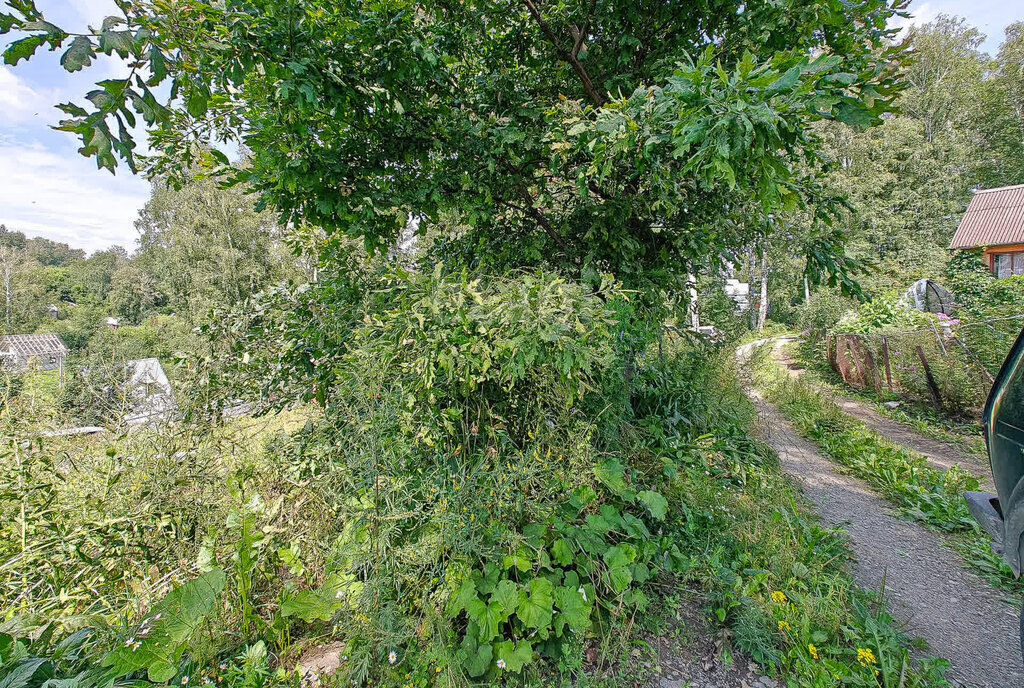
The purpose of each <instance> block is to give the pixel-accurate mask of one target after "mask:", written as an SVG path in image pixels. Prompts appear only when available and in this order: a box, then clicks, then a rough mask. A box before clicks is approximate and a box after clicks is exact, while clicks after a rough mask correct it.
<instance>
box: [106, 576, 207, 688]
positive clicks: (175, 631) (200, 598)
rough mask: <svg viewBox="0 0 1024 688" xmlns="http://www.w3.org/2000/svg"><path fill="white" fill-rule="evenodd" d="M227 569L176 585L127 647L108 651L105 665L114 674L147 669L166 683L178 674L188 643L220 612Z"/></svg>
mask: <svg viewBox="0 0 1024 688" xmlns="http://www.w3.org/2000/svg"><path fill="white" fill-rule="evenodd" d="M225 581H226V577H225V575H224V571H222V570H220V569H214V570H212V571H209V572H207V573H204V574H202V575H200V576H199V577H198V578H195V579H193V580H190V581H189V582H187V583H185V584H184V585H182V586H181V587H178V588H175V589H174V590H172V591H171V592H169V593H167V595H166V596H165V597H164V598H163V599H161V600H160V601H159V602H158V603H157V604H155V605H153V608H152V610H151V611H150V614H149V615H148V616H147V618H146V619H145V620H144V621H143V622H142V623H141V624H140V625H139V628H138V629H137V630H136V631H135V635H133V636H132V637H131V638H129V639H128V640H126V641H125V644H124V647H119V648H117V649H114V650H112V651H110V652H108V653H107V654H106V655H105V656H104V657H103V666H105V667H108V668H109V672H110V675H111V677H120V676H126V675H129V674H133V673H135V672H137V671H140V670H143V669H144V670H145V671H146V674H147V676H148V677H149V680H150V681H153V682H154V683H162V682H164V681H169V680H170V679H172V678H174V677H175V676H176V675H177V674H178V670H179V669H178V664H179V662H180V660H181V655H182V652H183V651H184V650H185V642H186V641H187V640H189V639H190V638H191V637H192V636H193V635H194V634H195V633H196V632H197V631H198V630H199V628H200V626H202V625H203V624H204V623H206V621H207V620H208V619H209V618H210V617H211V616H212V615H213V614H214V612H215V611H216V601H217V597H218V595H220V593H221V592H222V591H223V590H224V583H225Z"/></svg>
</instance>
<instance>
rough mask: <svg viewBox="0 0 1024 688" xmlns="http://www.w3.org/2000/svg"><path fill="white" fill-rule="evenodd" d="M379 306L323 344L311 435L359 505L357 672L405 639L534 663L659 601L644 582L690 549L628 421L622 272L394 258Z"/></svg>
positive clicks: (422, 654)
mask: <svg viewBox="0 0 1024 688" xmlns="http://www.w3.org/2000/svg"><path fill="white" fill-rule="evenodd" d="M362 308H363V316H362V317H361V318H360V319H359V320H358V321H357V324H356V326H355V327H354V329H353V330H352V331H351V332H349V333H348V340H347V343H346V346H345V347H344V349H343V350H338V349H332V350H331V351H330V352H324V354H323V355H322V356H320V355H319V354H318V353H317V352H313V354H312V357H313V358H314V359H316V358H321V359H322V360H330V361H331V369H330V371H329V372H330V373H331V375H332V376H333V379H327V378H325V377H324V375H323V372H324V371H322V370H321V371H320V373H318V380H317V383H318V384H321V385H323V387H322V388H321V389H320V390H319V396H320V397H321V398H322V399H323V402H324V405H325V409H326V413H325V418H324V420H323V421H322V423H321V424H318V425H316V426H314V427H311V428H310V429H309V431H308V433H309V434H308V435H307V440H302V442H303V445H304V449H303V451H304V452H308V451H309V448H310V447H311V446H321V447H324V446H325V447H327V449H326V451H327V453H329V454H330V455H331V456H332V461H331V466H330V468H331V471H332V474H331V475H332V477H331V480H332V481H334V483H333V486H332V488H331V489H332V490H334V491H335V494H337V495H339V497H338V499H339V501H340V503H341V505H342V506H341V509H340V512H339V514H338V518H339V523H340V524H341V525H340V527H339V536H338V539H337V540H336V541H335V543H334V545H333V549H332V555H331V557H332V559H333V561H334V564H335V565H336V566H337V568H338V570H339V571H345V572H348V573H347V574H346V575H347V576H349V578H348V579H347V580H348V581H349V582H348V583H347V584H346V585H345V586H344V587H343V588H342V590H341V592H342V593H343V596H342V599H343V600H344V602H345V607H346V609H347V610H348V611H347V612H346V613H344V614H343V615H342V622H341V623H342V624H343V626H344V628H345V632H346V637H347V642H348V654H349V662H348V664H347V665H346V668H345V670H346V672H347V673H348V675H349V676H350V678H351V679H353V680H356V681H362V680H365V679H367V678H369V677H373V676H376V677H378V678H380V677H381V675H382V674H383V675H384V676H386V675H387V674H388V671H390V670H391V665H389V664H388V662H387V661H386V660H387V658H388V655H389V654H390V653H391V652H394V653H396V656H397V657H400V658H403V660H402V661H401V662H399V663H398V664H400V665H402V666H404V667H405V668H404V669H401V671H408V666H409V665H408V664H406V663H405V662H406V659H405V658H411V657H417V658H419V661H420V662H429V663H436V664H438V665H439V666H443V667H450V668H451V670H453V671H457V672H460V673H461V672H465V673H466V674H468V675H469V676H470V677H473V678H479V677H488V678H490V679H495V678H496V677H498V676H500V675H501V674H504V673H519V672H521V671H523V670H524V668H526V667H530V668H529V671H533V672H535V671H536V657H537V656H539V657H541V658H546V659H548V660H550V661H552V662H558V661H560V660H562V659H563V658H564V657H565V656H566V653H569V654H570V655H571V654H573V653H575V652H576V651H578V649H579V646H580V642H581V640H580V638H581V637H582V636H581V635H580V634H583V633H585V632H586V631H587V630H588V629H589V628H590V627H591V626H592V625H594V624H601V623H605V624H607V623H610V622H611V621H612V620H613V619H614V618H615V617H617V616H618V615H621V614H624V613H627V611H628V610H633V609H636V608H643V606H645V605H646V602H647V598H646V596H645V595H644V593H643V592H642V591H641V590H640V588H639V587H638V586H639V585H640V584H642V583H644V582H645V581H646V580H647V579H648V578H649V577H650V576H651V575H652V571H653V570H656V569H660V568H663V567H666V566H668V567H671V566H672V565H674V560H673V559H672V554H671V553H672V548H671V543H668V542H666V541H664V540H663V539H662V538H660V537H658V536H656V535H655V534H654V531H653V530H652V527H653V526H654V525H655V524H657V523H659V522H660V521H661V520H662V519H664V518H665V515H666V509H667V502H666V500H665V498H664V497H663V496H662V495H661V494H660V493H659V492H658V491H657V489H656V486H657V484H658V482H659V478H660V476H661V466H660V464H655V465H644V464H637V463H635V462H634V461H632V460H631V458H632V457H630V456H629V455H628V454H627V453H626V452H624V451H623V449H622V444H621V441H620V439H621V438H619V431H618V429H617V428H616V421H617V420H618V419H620V418H622V417H623V415H624V414H626V413H627V412H628V409H627V406H626V402H627V401H628V395H627V394H624V393H623V390H624V389H626V388H627V385H625V383H624V379H625V375H626V365H625V358H626V353H627V352H628V351H632V350H635V349H636V348H642V347H643V344H644V338H645V335H644V328H643V327H642V326H641V327H639V328H632V329H631V328H629V327H627V326H626V325H625V324H624V323H623V322H620V321H619V320H617V319H616V317H615V316H616V314H619V315H628V314H629V311H630V308H629V306H628V303H627V302H626V300H625V298H624V297H623V295H621V294H620V293H619V292H618V291H616V288H615V286H614V285H613V284H612V283H610V282H605V284H604V285H603V286H602V287H601V289H600V290H599V291H596V292H595V291H593V290H591V289H590V288H589V287H586V286H584V285H581V284H576V283H572V282H567V281H565V280H563V279H561V278H558V277H556V276H553V275H547V274H541V273H524V274H519V275H515V276H512V277H509V278H494V277H492V278H489V279H486V280H485V279H479V278H471V277H469V276H468V275H465V274H462V275H458V274H456V275H450V276H449V275H444V274H441V273H440V272H439V271H438V272H435V273H434V274H433V275H430V274H421V273H404V272H401V271H396V272H394V273H391V274H385V275H383V276H382V278H381V280H380V281H378V282H377V283H376V284H375V285H374V288H373V290H372V296H371V298H370V300H369V301H368V302H366V305H365V306H363V307H362ZM345 317H347V315H346V316H345ZM328 327H330V325H329V324H328ZM647 338H648V339H653V335H647ZM317 451H320V450H317ZM453 640H454V641H455V642H454V645H455V647H454V648H452V649H451V650H449V646H450V644H453ZM408 661H413V660H412V659H409V660H408ZM382 667H384V669H382ZM394 670H395V671H399V669H398V668H395V669H394Z"/></svg>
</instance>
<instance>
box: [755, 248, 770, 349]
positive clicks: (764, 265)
mask: <svg viewBox="0 0 1024 688" xmlns="http://www.w3.org/2000/svg"><path fill="white" fill-rule="evenodd" d="M759 296H760V297H761V303H760V308H758V309H757V331H758V332H760V331H761V330H763V329H764V321H765V319H766V318H767V317H768V252H767V251H765V250H764V249H763V248H762V249H761V293H760V295H759Z"/></svg>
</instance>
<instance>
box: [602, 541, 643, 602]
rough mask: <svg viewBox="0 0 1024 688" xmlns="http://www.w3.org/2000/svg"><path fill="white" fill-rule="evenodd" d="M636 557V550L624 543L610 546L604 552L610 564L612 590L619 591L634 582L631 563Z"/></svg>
mask: <svg viewBox="0 0 1024 688" xmlns="http://www.w3.org/2000/svg"><path fill="white" fill-rule="evenodd" d="M634 559H636V550H635V549H633V548H632V547H631V546H630V545H628V544H625V543H622V544H619V545H615V546H614V547H610V548H608V551H607V552H605V554H604V562H605V564H607V565H608V578H609V582H610V584H611V587H612V590H614V591H615V592H617V593H619V592H622V591H623V590H625V589H626V588H627V587H629V584H630V583H632V582H633V571H632V568H631V564H632V563H633V560H634Z"/></svg>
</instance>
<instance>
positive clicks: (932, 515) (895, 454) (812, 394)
mask: <svg viewBox="0 0 1024 688" xmlns="http://www.w3.org/2000/svg"><path fill="white" fill-rule="evenodd" d="M752 366H753V369H754V372H755V381H756V383H757V385H758V388H759V389H760V390H761V391H762V393H763V394H764V395H765V398H767V399H768V400H769V401H771V402H772V403H773V404H775V405H776V406H777V407H778V408H779V410H780V411H782V413H783V414H785V415H786V416H787V417H788V418H789V419H790V420H791V421H792V422H793V425H794V427H795V428H796V430H797V432H799V433H800V434H801V435H802V436H804V437H806V438H808V439H810V440H812V441H813V442H814V443H815V444H817V445H818V447H819V448H820V449H821V451H822V453H824V454H825V455H826V456H828V457H829V458H831V459H832V460H834V461H835V462H836V463H838V464H840V465H841V466H842V467H844V468H845V469H846V470H847V471H848V472H849V473H850V474H852V475H855V476H857V477H858V478H861V479H863V480H865V481H867V482H868V483H869V484H871V485H872V486H873V487H875V488H876V489H877V490H878V492H879V494H881V495H882V496H883V497H885V498H886V499H888V500H889V501H891V502H893V503H894V504H896V505H898V506H899V507H900V509H901V511H902V512H903V513H904V514H906V515H907V516H908V517H910V518H913V519H915V520H917V521H920V522H921V523H922V524H924V525H925V526H927V527H929V528H932V529H934V530H939V531H942V532H946V533H952V534H954V536H955V538H954V545H955V547H956V549H957V550H958V551H960V552H961V554H962V555H963V556H964V559H965V561H966V562H967V563H968V564H969V565H971V566H972V567H973V568H975V569H976V570H977V571H978V572H979V573H981V574H982V575H983V576H984V577H985V578H986V579H987V580H989V581H990V582H991V583H993V584H995V585H998V586H1001V587H1003V588H1006V589H1007V590H1011V591H1014V592H1019V591H1024V583H1022V582H1021V581H1019V580H1017V579H1016V578H1015V577H1014V575H1013V572H1012V571H1011V570H1010V569H1009V567H1008V566H1006V564H1005V563H1003V562H1002V560H1001V559H1000V558H998V557H996V556H995V555H994V554H992V553H991V551H990V549H989V545H990V543H991V538H989V536H988V535H987V534H986V533H985V532H984V531H982V530H981V528H980V527H979V526H978V524H977V523H976V522H975V521H974V519H973V518H972V517H971V515H970V512H968V510H967V504H966V502H965V501H964V499H963V493H964V492H965V491H968V490H977V489H978V479H977V478H976V477H974V476H972V475H971V474H970V473H968V472H967V471H965V470H963V469H962V468H960V467H959V466H953V467H952V468H950V469H949V470H942V469H940V468H936V467H934V466H932V465H930V464H929V463H928V462H927V460H926V459H925V458H924V457H923V456H921V455H919V454H916V453H914V452H911V451H909V450H907V449H905V448H903V447H902V446H901V445H898V444H896V443H893V442H890V441H889V440H887V439H885V438H884V437H882V436H881V435H879V434H878V433H876V432H874V431H873V430H871V429H869V428H868V427H867V426H865V425H864V424H863V423H861V422H859V421H857V420H856V419H854V418H851V417H850V416H848V415H846V414H845V413H843V412H842V411H841V410H840V409H839V407H838V406H836V404H835V403H834V402H833V401H832V400H831V399H829V398H828V396H827V394H826V393H824V392H822V391H820V390H819V389H818V388H816V387H814V386H813V385H812V384H810V383H809V382H808V381H807V380H804V379H801V378H794V377H791V376H789V375H786V374H785V373H784V372H783V371H782V370H781V369H780V368H779V366H778V365H777V364H776V363H775V362H774V360H773V359H772V358H771V356H770V354H769V353H768V347H762V350H761V351H760V352H758V354H756V355H755V356H754V358H753V361H752Z"/></svg>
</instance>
